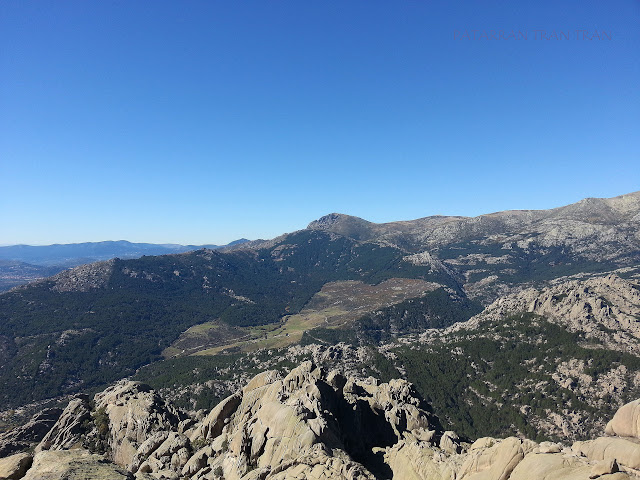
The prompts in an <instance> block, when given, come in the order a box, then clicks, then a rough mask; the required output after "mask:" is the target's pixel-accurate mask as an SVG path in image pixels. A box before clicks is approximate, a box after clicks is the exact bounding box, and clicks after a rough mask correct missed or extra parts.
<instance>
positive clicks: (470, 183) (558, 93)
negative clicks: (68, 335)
mask: <svg viewBox="0 0 640 480" xmlns="http://www.w3.org/2000/svg"><path fill="white" fill-rule="evenodd" d="M638 25H640V2H638V1H637V0H628V1H622V0H620V1H615V0H614V1H608V2H605V1H584V0H576V1H563V2H558V1H548V0H545V1H536V2H522V1H519V2H516V1H513V0H508V1H502V2H497V1H491V0H487V1H476V0H474V1H467V2H452V1H449V0H447V1H426V0H424V1H409V0H407V1H402V2H392V1H391V0H387V1H378V0H366V1H365V0H362V1H349V0H339V1H338V0H336V1H317V2H307V1H299V0H295V1H294V0H289V1H277V0H274V1H267V0H261V1H242V2H236V1H177V0H176V1H173V2H167V1H109V2H102V1H84V0H83V1H64V2H57V1H25V0H3V1H2V2H0V49H1V50H0V181H1V184H0V185H1V188H0V216H1V223H0V244H14V243H29V244H48V243H54V242H60V243H68V242H82V241H99V240H116V239H127V240H130V241H146V242H159V243H165V242H166V243H169V242H173V243H191V244H202V243H226V242H228V241H230V240H233V239H236V238H239V237H247V238H270V237H274V236H276V235H278V234H280V233H283V232H287V231H292V230H297V229H300V228H303V227H305V226H306V224H307V223H308V222H309V221H311V220H313V219H315V218H318V217H320V216H322V215H324V214H326V213H330V212H341V213H347V214H351V215H356V216H360V217H363V218H366V219H368V220H371V221H376V222H382V221H393V220H401V219H412V218H418V217H423V216H428V215H434V214H446V215H469V216H473V215H478V214H482V213H489V212H492V211H498V210H505V209H527V208H531V209H542V208H551V207H555V206H560V205H564V204H568V203H572V202H575V201H577V200H580V199H581V198H583V197H610V196H616V195H620V194H623V193H628V192H631V191H635V190H640V93H639V84H640V28H639V27H638ZM472 30H477V31H478V32H475V33H474V32H472ZM491 30H494V31H495V32H496V33H495V36H496V38H493V39H492V38H490V37H491V35H492V34H491ZM512 30H513V31H514V32H516V34H517V35H519V32H522V34H526V35H527V37H528V38H527V39H524V38H520V39H514V38H508V34H509V32H511V31H512ZM540 30H544V31H545V34H544V35H545V37H546V38H542V36H543V34H542V33H541V32H539V31H540ZM576 30H586V31H587V32H588V33H587V34H586V36H585V35H583V34H581V33H578V34H576ZM483 31H486V35H485V36H484V37H483ZM499 31H502V32H503V34H502V38H501V35H500V34H499V33H498V32H499ZM596 31H597V32H598V33H599V35H600V36H601V38H600V39H598V38H596V37H595V36H594V32H596ZM551 32H555V33H556V35H557V36H558V37H559V38H558V39H555V38H553V37H552V33H551ZM603 32H606V34H607V35H610V36H611V38H610V39H609V38H607V35H603ZM562 33H564V34H567V33H568V34H569V35H570V36H569V39H566V38H564V37H563V36H562ZM474 37H476V38H474Z"/></svg>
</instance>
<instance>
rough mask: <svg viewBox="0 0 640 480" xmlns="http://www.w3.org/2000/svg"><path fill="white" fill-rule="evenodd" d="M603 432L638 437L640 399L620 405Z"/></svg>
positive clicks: (639, 436)
mask: <svg viewBox="0 0 640 480" xmlns="http://www.w3.org/2000/svg"><path fill="white" fill-rule="evenodd" d="M605 434H607V435H618V436H620V437H634V438H640V399H638V400H634V401H633V402H630V403H627V404H626V405H623V406H622V407H620V408H619V409H618V411H617V412H616V413H615V415H614V416H613V418H612V419H611V420H610V421H609V423H607V427H606V428H605Z"/></svg>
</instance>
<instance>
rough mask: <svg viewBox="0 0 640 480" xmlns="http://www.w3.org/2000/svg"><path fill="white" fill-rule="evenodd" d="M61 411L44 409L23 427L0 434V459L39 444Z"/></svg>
mask: <svg viewBox="0 0 640 480" xmlns="http://www.w3.org/2000/svg"><path fill="white" fill-rule="evenodd" d="M61 413H62V410H61V409H59V408H46V409H44V410H42V411H41V412H39V413H36V414H35V415H34V416H33V417H32V418H31V420H29V421H28V422H27V423H25V424H24V425H21V426H19V427H17V428H14V429H12V430H10V431H8V432H5V433H2V434H0V458H2V457H6V456H8V455H11V454H12V453H15V452H20V451H22V450H26V449H28V448H30V447H32V446H33V445H35V444H37V443H38V442H40V441H41V440H42V439H43V438H44V436H45V435H47V433H48V432H49V431H50V430H51V427H53V425H54V424H55V423H56V421H57V420H58V418H59V417H60V414H61Z"/></svg>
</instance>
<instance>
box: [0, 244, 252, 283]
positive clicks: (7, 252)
mask: <svg viewBox="0 0 640 480" xmlns="http://www.w3.org/2000/svg"><path fill="white" fill-rule="evenodd" d="M247 241H248V240H246V239H244V238H243V239H240V240H236V241H234V242H231V243H229V244H228V245H224V246H218V245H200V246H195V245H177V244H154V243H131V242H127V241H126V240H119V241H115V242H114V241H106V242H85V243H69V244H56V245H7V246H0V292H2V291H6V290H9V289H10V288H12V287H15V286H17V285H22V284H25V283H28V282H31V281H34V280H38V279H40V278H45V277H49V276H51V275H55V274H56V273H58V272H60V271H62V270H65V269H67V268H70V267H76V266H78V265H83V264H86V263H91V262H96V261H100V260H109V259H111V258H116V257H117V258H139V257H142V256H143V255H166V254H171V253H182V252H188V251H191V250H198V249H200V248H211V249H217V248H223V247H230V246H234V245H238V244H241V243H244V242H247Z"/></svg>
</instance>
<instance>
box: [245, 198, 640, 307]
mask: <svg viewBox="0 0 640 480" xmlns="http://www.w3.org/2000/svg"><path fill="white" fill-rule="evenodd" d="M639 227H640V192H634V193H630V194H627V195H622V196H619V197H615V198H604V199H603V198H587V199H584V200H581V201H580V202H577V203H575V204H572V205H567V206H564V207H559V208H554V209H551V210H516V211H504V212H497V213H492V214H488V215H480V216H478V217H473V218H469V217H443V216H434V217H426V218H421V219H417V220H411V221H404V222H392V223H383V224H375V223H371V222H367V221H365V220H362V219H359V218H356V217H350V216H348V215H342V214H336V213H333V214H330V215H327V216H325V217H322V218H321V219H319V220H316V221H314V222H311V223H310V224H309V226H308V227H307V228H309V229H311V230H321V231H328V232H333V233H337V234H340V235H345V236H347V237H350V238H357V239H358V240H360V241H377V242H384V243H388V244H390V245H395V246H398V247H400V248H403V249H406V250H407V251H410V252H412V253H424V254H426V255H428V256H429V257H430V258H435V259H438V260H440V261H442V262H444V264H445V265H446V266H448V267H449V268H451V269H453V270H454V271H457V272H458V273H459V274H460V275H461V276H462V277H463V278H464V284H465V288H466V289H467V291H468V292H469V293H470V294H472V295H476V296H478V297H480V298H484V299H489V300H493V299H495V298H497V297H498V296H500V295H502V294H504V293H506V292H508V291H509V290H510V289H513V287H514V286H517V285H518V284H520V283H523V282H532V281H540V280H550V279H553V278H557V277H560V276H565V275H571V274H575V273H584V272H589V271H607V270H614V269H618V268H628V267H632V268H634V269H636V268H637V266H638V263H639V261H640V229H639ZM247 245H250V244H247Z"/></svg>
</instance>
